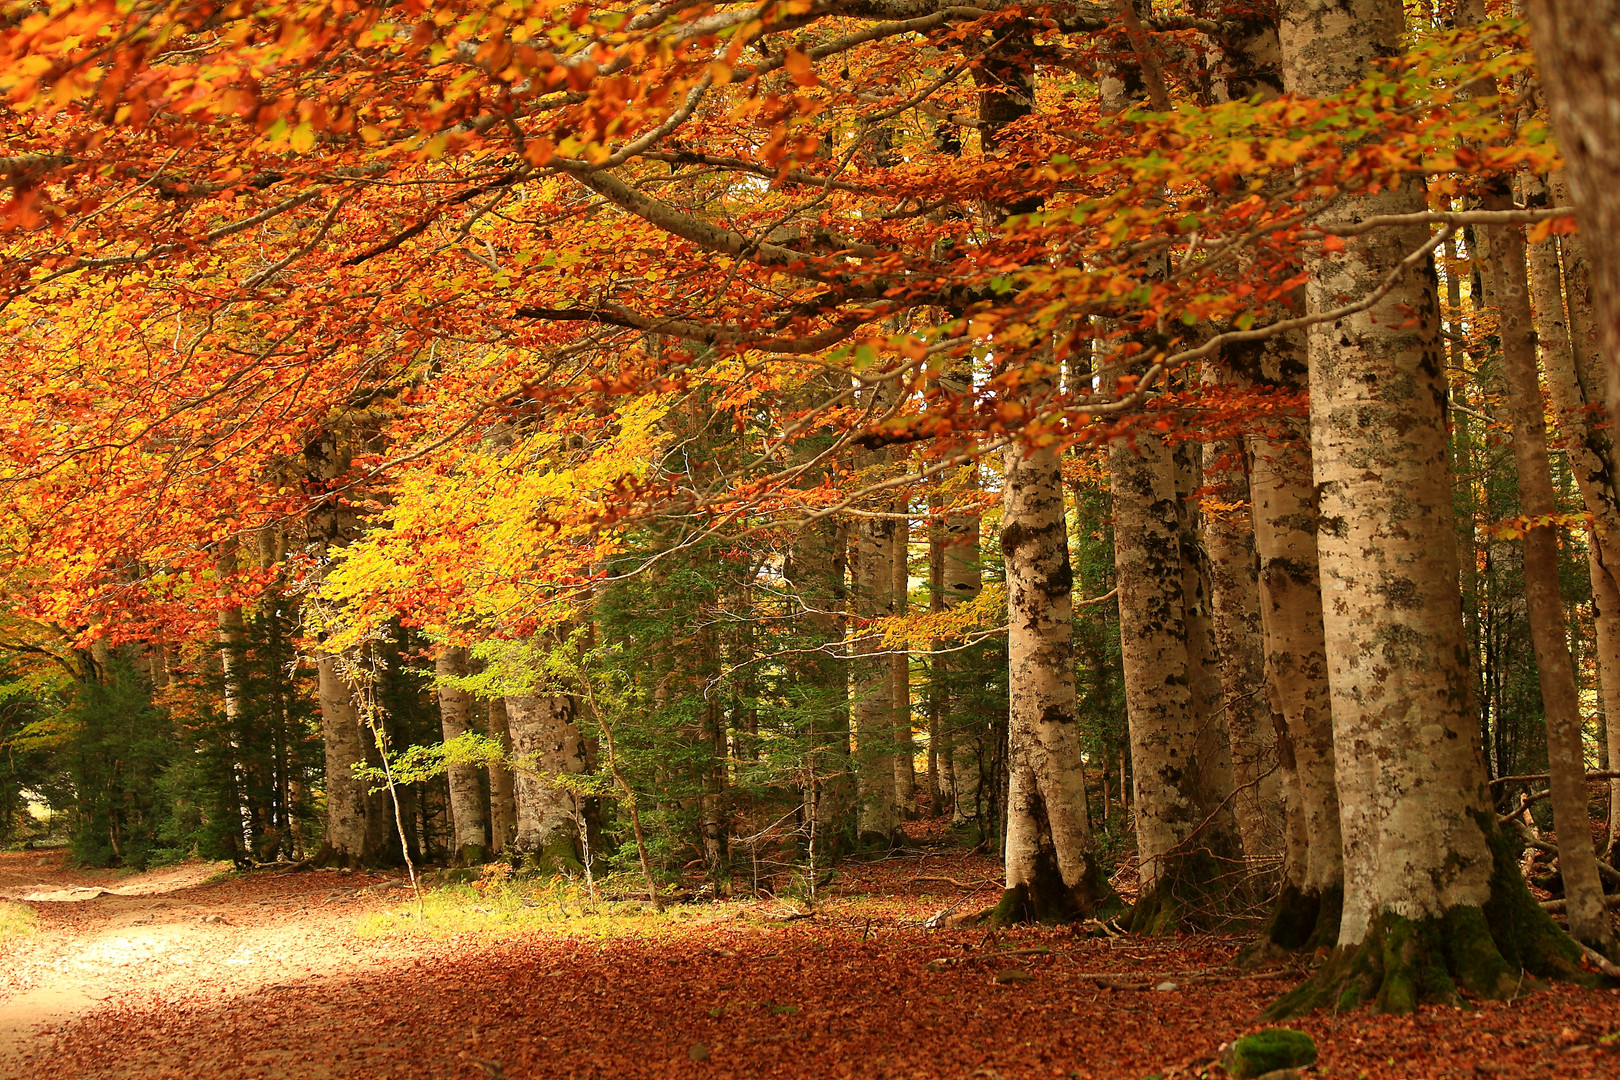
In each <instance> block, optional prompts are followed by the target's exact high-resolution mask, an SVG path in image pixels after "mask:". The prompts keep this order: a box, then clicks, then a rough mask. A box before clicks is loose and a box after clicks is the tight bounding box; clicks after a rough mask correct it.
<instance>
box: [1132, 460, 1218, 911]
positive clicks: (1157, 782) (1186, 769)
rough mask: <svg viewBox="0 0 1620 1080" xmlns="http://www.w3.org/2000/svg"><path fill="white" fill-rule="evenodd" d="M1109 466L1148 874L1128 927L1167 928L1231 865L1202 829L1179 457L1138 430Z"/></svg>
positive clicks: (1139, 830) (1142, 861)
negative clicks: (1222, 862)
mask: <svg viewBox="0 0 1620 1080" xmlns="http://www.w3.org/2000/svg"><path fill="white" fill-rule="evenodd" d="M1133 444H1134V445H1133ZM1108 473H1109V484H1110V488H1111V490H1112V492H1113V497H1114V564H1115V567H1116V571H1117V576H1118V580H1119V625H1120V653H1121V658H1122V660H1123V661H1124V670H1125V705H1126V713H1127V720H1128V726H1129V729H1130V750H1131V766H1132V770H1133V787H1134V792H1133V794H1134V797H1135V798H1134V801H1135V803H1136V840H1137V858H1138V860H1139V876H1140V882H1141V887H1140V892H1139V896H1138V900H1137V905H1136V908H1135V910H1134V911H1133V912H1132V915H1131V926H1132V928H1133V929H1135V930H1139V931H1142V932H1146V933H1165V932H1171V931H1173V930H1175V929H1176V927H1177V926H1178V925H1180V923H1181V922H1182V919H1183V917H1184V916H1186V915H1189V914H1190V913H1191V909H1192V908H1194V907H1197V906H1199V905H1201V904H1202V903H1203V901H1204V899H1205V898H1206V893H1207V891H1208V889H1209V887H1210V886H1212V885H1213V884H1214V883H1215V882H1217V881H1218V880H1220V879H1221V878H1222V877H1223V876H1224V875H1225V872H1226V871H1227V870H1228V869H1230V868H1229V867H1224V866H1221V865H1220V864H1219V863H1218V861H1217V859H1216V856H1215V852H1214V851H1213V850H1212V847H1211V846H1210V845H1209V844H1207V843H1206V842H1205V839H1204V837H1202V836H1201V835H1199V833H1200V826H1201V825H1202V824H1203V823H1204V820H1205V815H1204V812H1203V809H1202V808H1203V807H1205V806H1207V805H1208V799H1207V797H1206V794H1205V791H1204V790H1203V789H1202V785H1203V784H1204V781H1205V775H1204V763H1203V761H1202V760H1201V759H1200V757H1199V741H1200V740H1199V735H1200V732H1199V722H1198V716H1197V712H1196V710H1195V705H1194V702H1193V691H1192V687H1191V683H1190V678H1189V676H1190V672H1189V669H1188V661H1187V616H1186V609H1185V606H1184V602H1183V597H1182V592H1183V587H1184V578H1183V574H1182V570H1183V566H1182V550H1181V536H1180V529H1179V517H1180V511H1179V509H1178V506H1177V502H1178V491H1177V486H1176V470H1175V463H1174V461H1173V460H1172V457H1171V451H1170V449H1169V448H1168V447H1166V446H1165V444H1164V440H1163V438H1162V437H1160V436H1159V435H1158V434H1157V433H1156V432H1148V431H1142V430H1138V431H1136V432H1134V433H1133V436H1120V437H1117V438H1115V439H1114V440H1113V442H1112V443H1111V444H1110V446H1109V451H1108Z"/></svg>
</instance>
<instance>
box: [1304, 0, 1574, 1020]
mask: <svg viewBox="0 0 1620 1080" xmlns="http://www.w3.org/2000/svg"><path fill="white" fill-rule="evenodd" d="M1282 10H1283V17H1282V45H1283V71H1284V77H1285V80H1286V82H1287V84H1288V89H1289V90H1290V91H1291V92H1293V93H1296V94H1299V95H1301V96H1313V97H1322V96H1331V95H1334V94H1337V93H1339V92H1340V91H1342V90H1344V89H1345V88H1346V87H1347V86H1349V85H1350V84H1352V83H1354V82H1355V81H1357V80H1358V79H1361V78H1363V77H1365V76H1367V75H1370V74H1371V73H1372V72H1373V70H1374V66H1373V65H1374V58H1375V57H1378V56H1387V55H1394V54H1396V53H1397V52H1398V51H1399V49H1400V44H1401V36H1402V33H1403V30H1404V26H1403V18H1404V16H1403V13H1402V10H1401V5H1400V3H1399V2H1398V0H1327V2H1324V0H1284V4H1283V9H1282ZM1423 207H1424V193H1423V191H1422V189H1421V188H1420V187H1418V186H1417V185H1415V184H1412V183H1410V182H1409V183H1406V184H1404V185H1402V186H1399V187H1394V188H1389V189H1386V190H1384V191H1381V192H1379V193H1377V194H1374V195H1359V196H1353V197H1346V198H1343V199H1341V200H1340V201H1339V202H1338V203H1337V204H1335V205H1334V206H1333V207H1332V208H1331V209H1330V210H1329V212H1328V214H1327V215H1326V216H1327V217H1328V218H1329V219H1330V220H1335V221H1347V220H1356V219H1359V218H1362V217H1365V216H1367V215H1370V214H1402V213H1412V212H1414V211H1421V210H1422V209H1423ZM1428 239H1429V237H1428V233H1427V230H1426V229H1423V228H1401V229H1391V230H1388V231H1387V232H1386V231H1379V232H1372V233H1367V234H1365V235H1362V236H1359V237H1356V238H1354V239H1353V240H1351V241H1350V242H1349V243H1348V244H1347V245H1346V246H1345V249H1344V250H1343V251H1342V252H1337V253H1334V254H1332V255H1331V256H1326V255H1322V256H1316V257H1312V258H1310V259H1309V260H1308V263H1307V269H1308V271H1309V278H1308V283H1307V286H1306V294H1307V306H1308V309H1309V310H1310V311H1311V312H1315V313H1321V312H1324V311H1328V310H1331V309H1333V308H1334V307H1335V306H1337V305H1339V304H1340V303H1342V298H1344V297H1362V296H1366V295H1368V293H1370V292H1371V291H1372V290H1374V289H1375V288H1377V287H1378V286H1379V284H1380V283H1381V282H1382V281H1384V280H1385V279H1386V278H1387V277H1388V276H1389V275H1390V274H1391V272H1392V271H1393V270H1394V269H1395V268H1396V267H1397V266H1398V265H1400V264H1401V263H1402V262H1403V261H1404V260H1405V259H1407V258H1408V257H1409V256H1410V255H1411V253H1412V252H1413V251H1414V249H1417V248H1419V247H1421V246H1422V245H1423V244H1424V243H1425V242H1427V241H1428ZM1431 267H1432V264H1426V265H1425V266H1424V267H1422V268H1420V269H1417V270H1412V271H1408V272H1407V273H1405V274H1404V275H1402V276H1400V277H1399V278H1398V279H1396V281H1395V283H1394V284H1393V286H1392V287H1391V289H1390V290H1389V292H1388V293H1387V294H1386V295H1385V296H1384V297H1383V298H1382V299H1380V300H1379V301H1378V302H1377V303H1376V304H1374V305H1373V306H1372V307H1371V308H1369V309H1368V310H1367V311H1364V312H1360V313H1357V314H1354V315H1348V316H1344V317H1341V318H1339V319H1337V320H1334V321H1332V322H1323V323H1319V324H1317V325H1316V326H1313V327H1312V328H1311V330H1310V331H1309V349H1310V369H1311V370H1310V400H1311V451H1312V461H1313V466H1314V468H1315V473H1316V481H1317V490H1318V493H1319V498H1320V502H1319V511H1320V521H1321V524H1322V527H1321V530H1320V532H1319V533H1318V551H1319V559H1320V573H1321V582H1322V591H1323V595H1324V597H1327V598H1330V601H1329V602H1328V603H1326V604H1325V611H1324V629H1325V631H1326V641H1327V647H1328V648H1327V655H1328V659H1329V666H1328V683H1329V686H1330V688H1331V691H1332V700H1333V726H1334V743H1335V746H1334V749H1335V758H1336V764H1337V769H1338V781H1339V797H1340V821H1341V825H1342V827H1343V834H1344V852H1345V898H1344V915H1343V918H1342V920H1341V922H1340V927H1339V947H1338V950H1337V951H1336V953H1335V955H1334V959H1333V960H1332V961H1331V962H1330V963H1329V964H1328V965H1327V966H1326V967H1325V968H1324V969H1323V970H1322V971H1321V972H1319V973H1318V975H1317V976H1316V977H1314V978H1313V979H1312V981H1311V982H1310V983H1308V984H1307V985H1306V986H1305V987H1302V988H1301V989H1300V990H1298V991H1296V992H1295V993H1294V994H1292V995H1289V996H1288V997H1287V998H1284V999H1283V1001H1282V1002H1279V1003H1278V1005H1277V1006H1276V1007H1275V1011H1276V1012H1287V1011H1295V1010H1300V1009H1306V1008H1311V1007H1315V1006H1317V1005H1321V1004H1326V1003H1329V1002H1331V1003H1333V1004H1334V1005H1335V1006H1336V1007H1343V1006H1345V1005H1349V1004H1353V1003H1356V1002H1359V1001H1368V1002H1371V1003H1372V1004H1373V1005H1374V1006H1375V1007H1376V1008H1378V1009H1380V1010H1384V1011H1391V1012H1409V1011H1411V1010H1413V1009H1415V1008H1416V1006H1417V1005H1418V1004H1419V1003H1420V1002H1424V1001H1445V1002H1453V1001H1456V1000H1457V999H1458V998H1457V995H1458V990H1459V988H1460V989H1461V990H1464V991H1467V992H1470V993H1474V994H1478V995H1481V996H1488V997H1505V996H1508V995H1510V994H1512V993H1514V992H1515V991H1516V990H1517V988H1518V986H1519V983H1520V978H1521V970H1523V969H1528V970H1530V971H1531V972H1532V973H1536V972H1538V971H1539V972H1549V973H1550V972H1555V971H1563V972H1571V971H1573V968H1574V964H1573V961H1574V960H1575V959H1576V957H1577V956H1578V955H1579V950H1578V948H1577V947H1576V946H1575V944H1574V942H1572V941H1570V940H1569V939H1568V938H1567V937H1565V936H1564V935H1562V934H1561V933H1560V932H1559V931H1558V930H1557V928H1556V926H1555V925H1554V924H1553V923H1552V922H1551V920H1550V919H1549V918H1548V917H1547V915H1546V913H1545V912H1543V911H1542V910H1541V909H1540V907H1539V906H1537V905H1536V903H1535V901H1534V900H1533V899H1532V898H1531V896H1530V893H1529V890H1528V889H1526V888H1525V886H1524V883H1523V881H1522V880H1521V879H1520V878H1519V876H1518V867H1517V864H1516V863H1515V862H1514V861H1513V859H1512V857H1511V854H1510V852H1509V849H1508V848H1507V846H1506V844H1505V843H1504V842H1503V838H1502V837H1501V836H1500V834H1499V831H1498V829H1497V827H1496V819H1495V814H1494V812H1493V810H1492V807H1491V803H1490V801H1489V799H1488V797H1487V795H1488V786H1487V777H1486V772H1485V762H1484V757H1483V753H1482V748H1481V740H1480V733H1479V727H1478V724H1477V723H1476V722H1475V717H1474V715H1473V703H1472V700H1471V697H1472V695H1471V694H1470V687H1469V677H1468V670H1467V657H1468V651H1467V646H1466V642H1465V640H1464V636H1463V624H1462V605H1461V601H1460V597H1459V593H1458V587H1457V581H1458V578H1457V553H1456V534H1455V532H1454V525H1453V520H1452V505H1451V498H1452V492H1451V482H1450V479H1451V478H1450V470H1449V469H1448V467H1447V465H1448V462H1447V457H1448V448H1447V440H1446V429H1445V402H1446V393H1445V385H1444V382H1445V374H1444V358H1443V355H1442V350H1441V348H1440V342H1439V335H1438V320H1437V314H1436V309H1437V298H1436V295H1435V287H1436V281H1435V277H1434V274H1433V271H1432V268H1431Z"/></svg>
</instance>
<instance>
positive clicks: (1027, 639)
mask: <svg viewBox="0 0 1620 1080" xmlns="http://www.w3.org/2000/svg"><path fill="white" fill-rule="evenodd" d="M1002 461H1003V472H1004V476H1003V480H1002V496H1003V510H1002V525H1001V550H1002V554H1003V556H1004V557H1005V559H1006V566H1007V655H1008V684H1009V688H1010V713H1009V729H1008V730H1009V740H1010V761H1009V765H1008V792H1007V831H1006V871H1007V887H1006V891H1005V893H1003V895H1002V900H1001V903H1000V905H999V906H998V907H997V909H996V917H997V918H998V919H999V920H1000V921H1007V922H1012V921H1036V920H1040V921H1047V920H1052V919H1069V918H1075V917H1079V916H1083V915H1087V914H1090V912H1091V911H1092V909H1093V908H1094V907H1096V906H1097V905H1098V904H1099V903H1101V902H1103V901H1105V900H1107V899H1108V898H1109V897H1110V895H1111V893H1110V890H1109V888H1108V882H1107V879H1106V878H1105V877H1104V876H1103V873H1102V869H1101V867H1100V866H1099V865H1098V863H1097V861H1096V858H1095V855H1094V852H1093V850H1092V844H1091V821H1090V817H1089V813H1088V808H1087V806H1086V789H1085V775H1084V771H1083V769H1084V762H1083V760H1082V757H1081V744H1080V727H1079V723H1078V720H1077V717H1076V716H1075V692H1074V640H1073V633H1074V627H1073V621H1074V606H1073V600H1074V598H1073V595H1072V593H1071V589H1072V587H1073V580H1074V578H1073V574H1072V572H1071V570H1070V566H1069V537H1068V530H1067V527H1066V524H1065V520H1064V503H1063V477H1062V473H1061V471H1060V469H1059V467H1058V458H1057V454H1056V453H1055V452H1054V451H1053V450H1052V449H1051V448H1050V447H1047V446H1027V445H1024V444H1022V443H1014V444H1013V445H1012V446H1010V447H1008V448H1007V450H1006V451H1005V452H1004V454H1003V457H1002Z"/></svg>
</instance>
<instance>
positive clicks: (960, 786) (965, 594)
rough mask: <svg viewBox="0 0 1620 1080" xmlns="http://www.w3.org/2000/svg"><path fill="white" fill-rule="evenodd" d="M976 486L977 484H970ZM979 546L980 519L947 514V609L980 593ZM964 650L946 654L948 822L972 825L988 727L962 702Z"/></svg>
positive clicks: (966, 655) (976, 812)
mask: <svg viewBox="0 0 1620 1080" xmlns="http://www.w3.org/2000/svg"><path fill="white" fill-rule="evenodd" d="M974 486H975V487H976V486H977V485H976V484H975V485H974ZM981 542H982V539H981V537H980V531H979V518H978V516H977V515H975V514H951V515H949V516H947V517H946V519H945V550H944V551H943V552H942V553H941V558H942V560H943V562H944V567H943V570H942V573H943V578H944V586H943V589H942V597H943V601H944V604H945V606H946V607H947V608H954V607H956V606H957V605H958V604H965V603H968V602H970V601H972V600H974V599H976V598H977V597H978V595H979V593H980V592H982V591H983V589H984V567H983V564H982V562H981V560H980V553H979V547H980V544H981ZM972 655H973V654H971V653H969V652H966V651H963V652H955V653H952V654H951V655H950V658H949V660H948V661H947V666H946V669H945V670H946V676H945V686H946V701H945V726H946V729H947V731H948V733H949V739H950V747H951V756H950V758H949V763H948V768H949V771H950V783H951V820H952V821H954V822H957V823H958V824H962V823H967V822H976V821H978V817H979V803H980V799H979V780H980V776H981V773H982V769H981V765H980V758H981V756H982V753H983V749H984V738H985V732H986V730H987V725H986V724H985V723H984V722H983V720H982V719H981V718H979V717H977V716H974V715H973V714H972V713H971V712H970V711H969V710H968V708H967V703H966V702H965V701H964V700H963V699H964V696H965V695H964V694H963V693H962V691H963V689H964V688H965V686H966V682H965V680H966V677H967V672H968V671H969V662H968V661H969V658H970V657H971V656H972Z"/></svg>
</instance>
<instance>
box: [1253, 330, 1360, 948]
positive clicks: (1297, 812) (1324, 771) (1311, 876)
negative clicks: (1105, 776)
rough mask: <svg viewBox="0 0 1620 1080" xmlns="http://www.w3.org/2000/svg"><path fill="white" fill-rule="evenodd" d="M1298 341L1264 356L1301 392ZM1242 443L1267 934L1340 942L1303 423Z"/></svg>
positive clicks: (1329, 720) (1328, 714)
mask: <svg viewBox="0 0 1620 1080" xmlns="http://www.w3.org/2000/svg"><path fill="white" fill-rule="evenodd" d="M1304 352H1305V342H1304V340H1303V337H1301V338H1297V339H1287V338H1284V339H1281V340H1279V341H1277V342H1274V343H1273V344H1272V347H1271V348H1269V349H1268V350H1267V355H1266V356H1265V357H1264V358H1263V359H1262V360H1261V362H1260V365H1259V366H1260V367H1261V372H1260V374H1261V376H1262V377H1263V378H1264V379H1266V381H1268V382H1271V383H1272V384H1273V385H1276V386H1279V387H1283V388H1288V389H1300V388H1301V387H1302V384H1303V381H1304V379H1305V374H1306V373H1305V362H1304V361H1305V356H1304ZM1293 426H1294V428H1295V430H1294V431H1293V437H1292V438H1290V437H1289V433H1288V432H1280V433H1278V434H1277V436H1275V437H1273V436H1269V435H1253V436H1250V437H1249V438H1248V439H1247V440H1246V449H1247V452H1248V455H1249V492H1250V499H1251V502H1252V509H1253V514H1254V542H1255V551H1256V553H1257V555H1258V557H1259V563H1260V571H1259V590H1260V618H1261V623H1262V624H1263V626H1264V629H1265V652H1266V658H1265V665H1266V668H1265V670H1266V677H1265V687H1266V691H1265V692H1266V699H1267V701H1268V703H1269V705H1270V708H1271V714H1272V723H1273V725H1274V726H1275V728H1276V730H1277V747H1278V755H1279V763H1280V766H1281V774H1282V777H1283V791H1284V799H1285V803H1286V805H1285V814H1286V829H1287V832H1286V836H1287V844H1286V848H1285V852H1284V865H1283V870H1284V883H1283V892H1282V895H1281V897H1280V898H1279V902H1278V905H1277V908H1276V911H1275V914H1274V916H1273V918H1272V921H1271V924H1270V926H1269V927H1268V930H1267V938H1268V940H1270V941H1271V942H1272V944H1274V945H1277V946H1279V947H1281V948H1284V949H1297V948H1301V947H1313V948H1314V947H1315V946H1317V945H1323V944H1327V945H1331V944H1332V943H1333V942H1334V941H1336V940H1337V939H1338V935H1339V918H1340V914H1341V910H1340V908H1341V902H1342V898H1343V895H1344V856H1343V844H1342V839H1341V835H1340V831H1339V796H1338V789H1337V787H1336V786H1335V784H1336V781H1335V777H1334V756H1333V715H1332V707H1331V704H1330V699H1331V695H1330V692H1329V689H1328V679H1327V645H1326V642H1325V640H1324V630H1323V624H1322V591H1321V588H1320V585H1319V580H1318V567H1317V552H1316V533H1317V519H1316V498H1315V491H1314V489H1313V487H1312V479H1311V450H1310V441H1309V432H1308V430H1307V429H1308V426H1309V425H1308V424H1306V423H1303V422H1301V423H1297V424H1295V425H1293Z"/></svg>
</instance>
